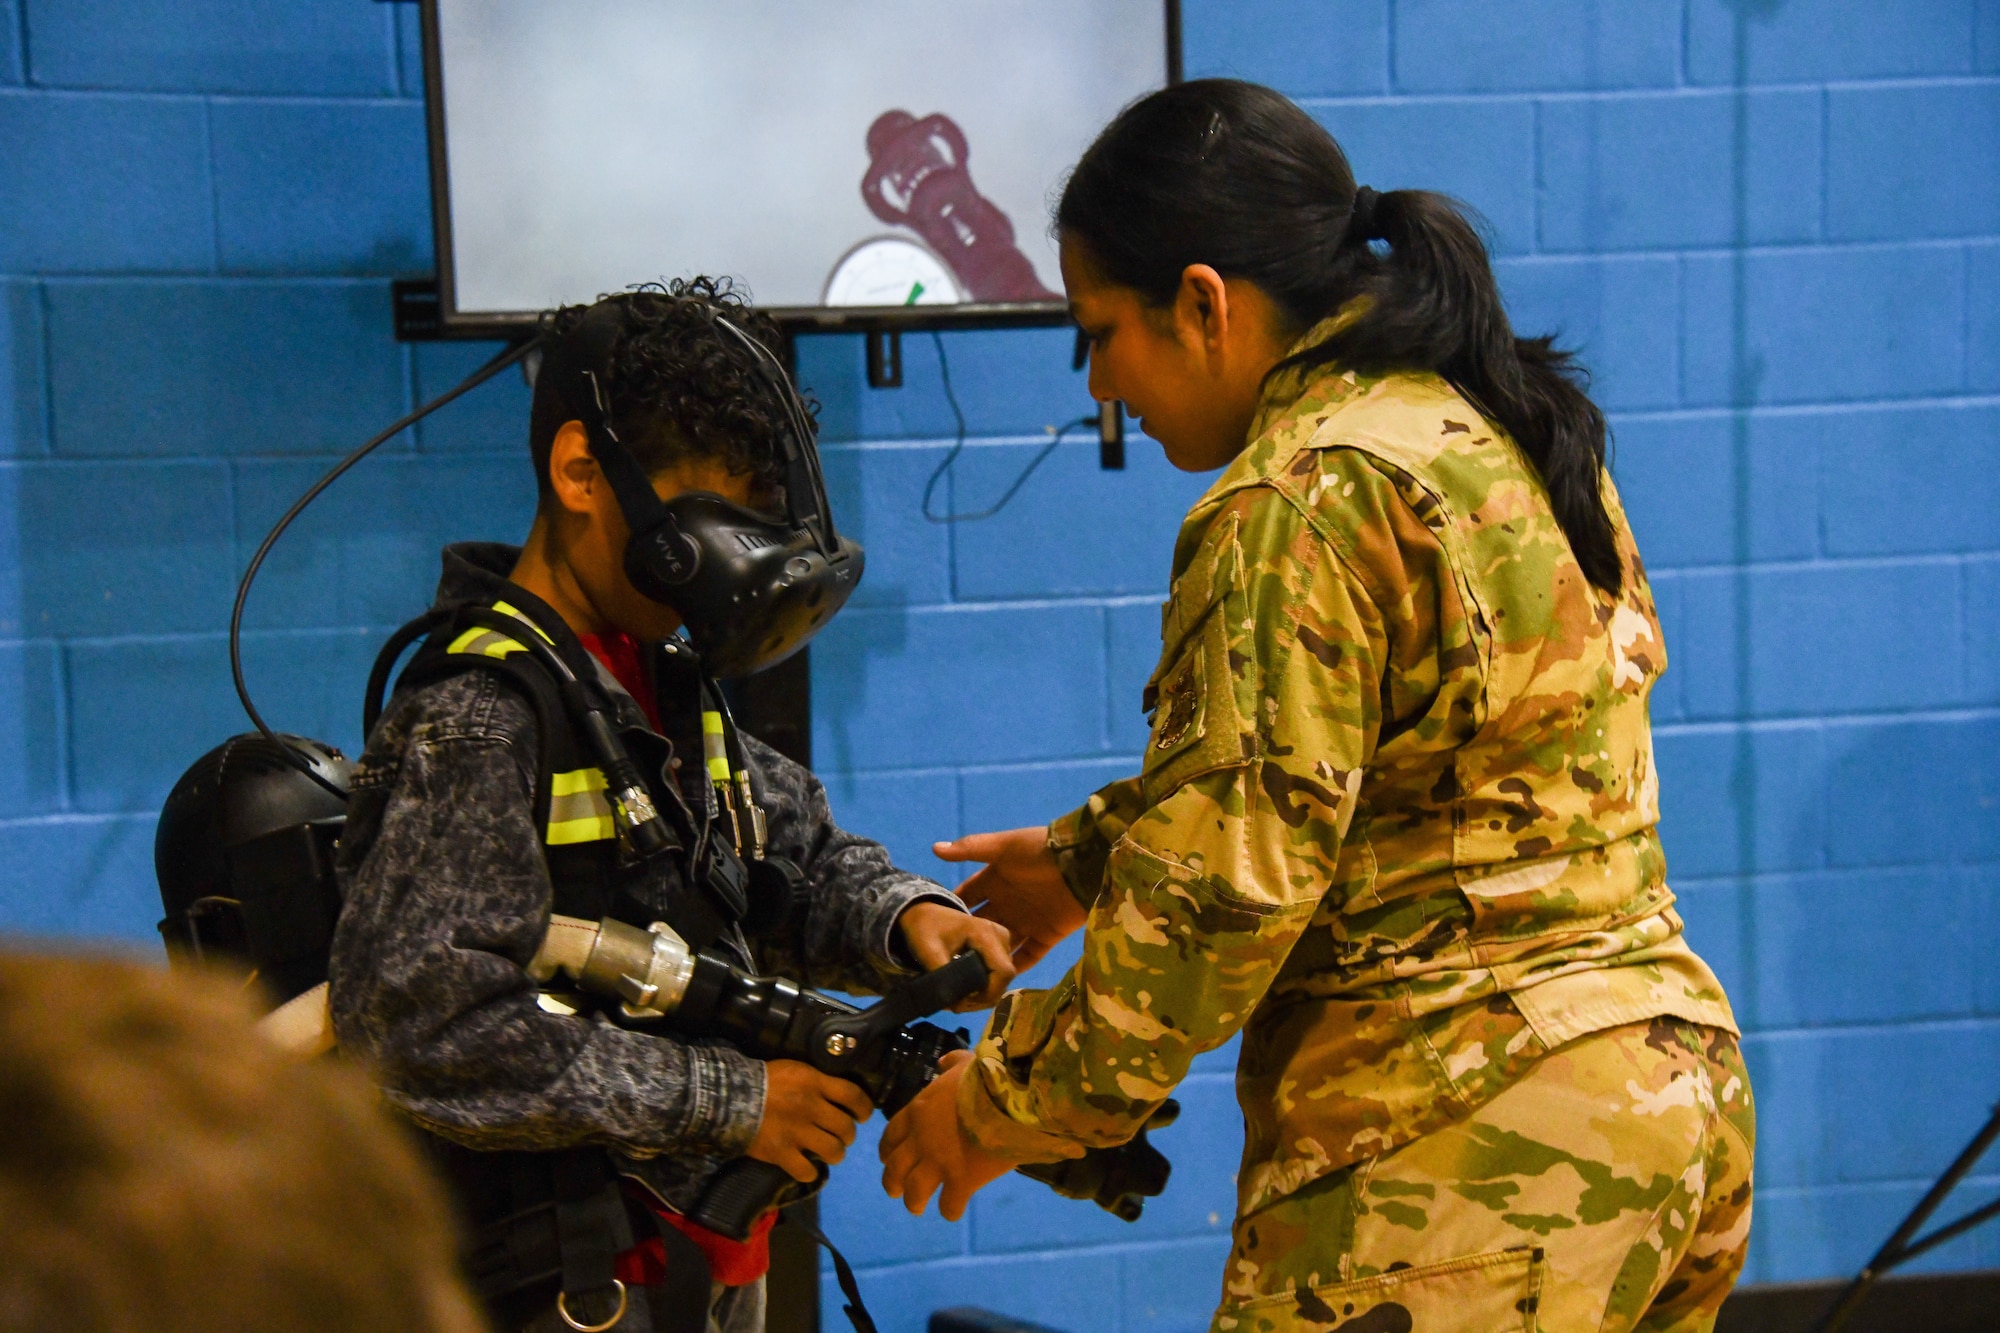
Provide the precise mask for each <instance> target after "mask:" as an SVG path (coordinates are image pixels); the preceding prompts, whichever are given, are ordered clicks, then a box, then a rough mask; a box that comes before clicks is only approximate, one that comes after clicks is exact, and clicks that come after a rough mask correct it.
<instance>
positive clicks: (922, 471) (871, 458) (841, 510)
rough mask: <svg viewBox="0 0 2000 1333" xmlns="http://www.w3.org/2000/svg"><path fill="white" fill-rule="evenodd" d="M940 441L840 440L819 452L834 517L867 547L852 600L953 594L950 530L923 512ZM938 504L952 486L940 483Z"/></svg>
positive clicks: (882, 602)
mask: <svg viewBox="0 0 2000 1333" xmlns="http://www.w3.org/2000/svg"><path fill="white" fill-rule="evenodd" d="M945 453H946V448H945V447H944V446H942V445H869V446H866V447H859V448H857V447H849V446H836V447H833V448H830V449H827V450H825V451H824V452H823V453H822V454H821V455H820V465H821V467H822V468H823V469H824V470H825V473H826V494H827V501H828V503H830V504H831V505H832V506H833V521H834V523H835V524H836V525H837V526H838V527H839V529H840V531H841V532H842V533H844V534H845V535H847V536H849V537H852V538H854V539H855V540H856V541H858V542H860V543H861V545H862V547H863V548H864V549H865V550H866V551H867V554H868V568H867V570H866V571H865V572H864V573H863V574H862V576H861V586H860V587H859V588H857V589H856V590H855V593H854V596H853V598H852V599H851V600H850V602H849V605H851V606H855V607H862V606H912V605H914V606H936V605H940V604H942V603H945V602H948V601H950V600H951V543H952V530H951V528H950V527H949V526H948V525H946V524H942V523H933V522H931V521H930V520H929V519H927V518H925V517H924V512H923V495H924V484H925V483H926V482H927V481H929V479H930V476H931V474H932V473H933V472H935V471H936V470H937V467H938V464H940V463H942V462H943V461H944V457H945ZM937 489H938V493H939V502H940V506H942V504H943V503H944V501H946V500H948V499H949V497H950V487H949V486H948V485H947V484H946V483H943V482H940V483H939V485H938V488H937Z"/></svg>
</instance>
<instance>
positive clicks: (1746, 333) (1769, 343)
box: [1681, 246, 1965, 405]
mask: <svg viewBox="0 0 2000 1333" xmlns="http://www.w3.org/2000/svg"><path fill="white" fill-rule="evenodd" d="M1683 262H1684V264H1685V266H1686V267H1685V269H1684V271H1683V275H1682V284H1683V285H1682V289H1681V290H1682V300H1683V302H1684V305H1683V310H1684V315H1683V320H1682V326H1681V328H1682V333H1681V365H1682V368H1683V369H1682V373H1683V375H1684V377H1685V378H1684V381H1683V393H1684V395H1685V401H1687V402H1688V403H1689V404H1690V405H1694V404H1724V403H1731V404H1751V403H1798V402H1814V401H1821V402H1855V401H1861V400H1866V399H1870V398H1883V397H1890V398H1908V397H1914V396H1918V395H1922V394H1938V393H1950V392H1953V391H1955V390H1957V389H1958V387H1959V386H1960V385H1961V384H1962V383H1963V374H1964V352H1965V340H1964V325H1963V323H1962V322H1961V321H1960V320H1958V319H1942V320H1941V319H1938V318H1937V317H1936V312H1937V311H1939V310H1948V309H1952V308H1954V307H1955V303H1956V302H1958V301H1959V300H1961V299H1962V293H1963V291H1964V286H1963V284H1964V281H1965V268H1964V254H1963V252H1962V251H1960V250H1958V249H1956V248H1954V247H1949V246H1885V247H1880V248H1875V247H1870V248H1865V249H1853V250H1832V251H1807V250H1780V251H1767V252H1762V253H1755V254H1745V255H1737V256H1726V255H1715V256H1698V257H1691V258H1688V259H1686V260H1684V261H1683Z"/></svg>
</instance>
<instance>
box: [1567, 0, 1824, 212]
mask: <svg viewBox="0 0 2000 1333" xmlns="http://www.w3.org/2000/svg"><path fill="white" fill-rule="evenodd" d="M1635 8H1643V9H1646V10H1649V11H1652V12H1654V13H1661V14H1664V13H1666V12H1667V11H1666V9H1665V7H1664V6H1641V7H1635ZM1540 140H1541V152H1540V167H1541V210H1540V219H1541V240H1542V245H1543V246H1545V247H1546V248H1548V249H1551V250H1648V249H1661V248H1665V247H1671V246H1724V245H1733V244H1734V245H1740V244H1746V243H1747V244H1771V243H1774V242H1778V243H1781V242H1786V241H1806V240H1811V239H1813V238H1815V237H1816V236H1817V235H1818V234H1819V220H1820V194H1821V182H1822V175H1821V165H1820V158H1821V143H1820V94H1819V93H1818V92H1817V91H1781V92H1757V93H1751V94H1748V95H1744V96H1738V95H1736V94H1730V93H1697V92H1671V93H1641V94H1632V95H1628V96H1621V97H1590V98H1577V99H1562V100H1554V101H1549V102H1546V103H1544V104H1543V105H1542V108H1541V135H1540Z"/></svg>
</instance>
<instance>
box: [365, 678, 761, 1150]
mask: <svg viewBox="0 0 2000 1333" xmlns="http://www.w3.org/2000/svg"><path fill="white" fill-rule="evenodd" d="M536 753H537V751H536V745H535V723H534V716H533V712H532V710H531V709H530V708H529V706H528V705H527V703H526V702H525V701H524V700H522V699H521V698H520V697H519V696H518V695H517V694H516V693H515V692H514V691H513V690H512V689H510V688H508V687H506V686H504V685H502V684H501V683H500V682H499V681H498V680H497V679H496V678H495V677H493V676H492V675H490V674H489V673H486V672H468V673H466V674H465V675H462V676H459V677H456V678H454V679H452V680H449V681H446V682H443V683H441V684H439V685H436V686H433V687H431V688H430V689H428V690H425V691H423V692H421V693H419V694H418V695H416V696H415V697H414V698H412V699H411V700H410V701H409V702H408V703H407V704H406V705H404V706H403V707H402V708H400V709H398V710H397V711H396V712H395V713H394V714H392V715H391V717H390V718H389V719H388V720H387V721H386V722H385V723H384V725H383V726H381V727H380V728H378V729H377V732H376V737H375V741H374V743H373V744H371V745H370V747H369V750H368V752H367V754H365V755H364V756H363V758H362V762H361V763H360V765H359V766H358V767H357V769H356V772H355V777H354V798H353V801H354V804H353V807H352V809H351V811H350V815H349V821H348V827H347V832H346V835H345V836H343V838H342V840H341V842H342V849H341V866H340V870H341V879H342V887H343V890H344V892H345V895H346V901H345V905H344V907H343V910H342V913H341V918H340V924H339V928H338V929H337V931H336V932H335V935H334V944H333V955H332V959H331V967H330V976H331V982H332V985H331V1003H332V1013H333V1024H334V1031H335V1034H336V1035H337V1036H338V1038H339V1040H340V1043H341V1045H342V1046H343V1047H344V1048H346V1049H347V1050H348V1051H350V1052H352V1053H355V1054H358V1055H360V1056H362V1057H363V1058H365V1059H366V1060H368V1061H369V1062H370V1063H371V1064H372V1065H373V1066H374V1067H375V1070H376V1072H377V1076H378V1077H379V1078H380V1080H381V1082H382V1083H383V1084H384V1086H385V1088H386V1090H387V1093H388V1095H389V1097H390V1099H391V1100H392V1101H393V1102H394V1103H395V1104H396V1105H398V1106H399V1107H400V1108H401V1109H402V1110H404V1111H405V1112H407V1113H408V1114H409V1115H410V1116H411V1117H413V1118H414V1119H415V1120H417V1121H418V1122H419V1123H421V1124H423V1125H424V1126H426V1127H427V1128H429V1129H432V1130H433V1131H435V1132H437V1133H439V1134H441V1135H442V1136H444V1137H445V1138H448V1139H451V1140H453V1141H455V1142H458V1143H460V1144H463V1145H464V1146H467V1147H471V1148H478V1149H489V1150H498V1149H529V1150H542V1149H556V1148H566V1147H572V1146H576V1145H579V1144H585V1143H594V1144H602V1145H604V1146H607V1147H611V1148H615V1149H617V1150H619V1151H622V1152H624V1153H626V1154H628V1155H631V1156H635V1157H651V1156H658V1155H660V1154H677V1155H678V1154H683V1153H702V1154H711V1155H736V1154H740V1153H741V1152H743V1151H744V1150H745V1149H746V1148H747V1147H748V1146H749V1144H750V1141H751V1140H752V1138H754V1137H755V1135H756V1132H757V1126H758V1124H759V1122H760V1120H761V1119H762V1117H763V1109H764V1066H763V1065H762V1063H760V1062H759V1061H756V1060H753V1059H751V1058H749V1057H748V1056H745V1055H743V1054H741V1053H739V1052H737V1051H735V1050H732V1049H730V1048H728V1047H725V1046H720V1045H706V1044H698V1043H689V1042H683V1041H678V1040H675V1039H673V1038H671V1037H664V1036H652V1035H649V1034H644V1033H637V1032H631V1031H627V1030H625V1029H622V1028H619V1027H617V1026H615V1025H613V1024H610V1023H608V1022H604V1021H602V1020H599V1019H593V1018H586V1017H580V1016H575V1015H567V1014H559V1013H551V1012H548V1011H546V1010H544V1009H542V1008H541V1007H540V1005H539V1003H538V992H537V988H536V986H535V983H534V982H533V980H532V979H531V978H530V977H529V976H528V974H527V971H526V966H527V964H528V962H529V960H530V959H532V958H533V956H534V953H535V950H536V949H537V948H538V947H539V945H540V942H541V939H542V936H543V935H544V933H545V932H546V930H547V927H548V918H549V910H550V903H551V900H552V889H551V885H550V881H549V876H548V868H547V864H546V862H545V860H544V858H543V855H542V847H541V841H540V838H539V837H538V834H537V830H536V827H535V819H534V794H533V793H534V774H535V762H536Z"/></svg>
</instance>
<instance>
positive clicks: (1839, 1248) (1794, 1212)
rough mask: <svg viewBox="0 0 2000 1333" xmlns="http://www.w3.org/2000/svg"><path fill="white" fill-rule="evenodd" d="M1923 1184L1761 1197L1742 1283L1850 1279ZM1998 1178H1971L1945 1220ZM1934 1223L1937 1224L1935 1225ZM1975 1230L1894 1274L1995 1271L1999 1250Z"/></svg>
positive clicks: (1969, 1204) (1776, 1192) (1998, 1181)
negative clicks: (1970, 1270) (1990, 1269)
mask: <svg viewBox="0 0 2000 1333" xmlns="http://www.w3.org/2000/svg"><path fill="white" fill-rule="evenodd" d="M1929 1184H1930V1182H1929V1181H1927V1180H1911V1181H1906V1182H1899V1183H1897V1184H1884V1185H1843V1186H1834V1187H1829V1188H1824V1189H1773V1190H1760V1191H1759V1192H1758V1195H1757V1225H1756V1226H1754V1227H1752V1228H1751V1231H1750V1263H1749V1265H1748V1266H1747V1267H1746V1268H1745V1270H1744V1278H1743V1280H1744V1281H1745V1282H1771V1281H1787V1282H1792V1281H1808V1280H1812V1279H1832V1278H1841V1279H1845V1278H1851V1277H1852V1276H1854V1274H1855V1273H1857V1272H1859V1271H1860V1270H1861V1266H1862V1265H1863V1264H1865V1263H1867V1262H1868V1258H1869V1256H1870V1255H1872V1254H1873V1253H1874V1252H1875V1250H1876V1248H1877V1247H1878V1246H1880V1245H1881V1243H1882V1242H1883V1241H1885V1240H1887V1239H1888V1238H1889V1233H1890V1232H1892V1231H1893V1230H1895V1228H1896V1226H1897V1224H1899V1223H1900V1222H1901V1221H1902V1220H1903V1218H1904V1217H1906V1216H1908V1214H1909V1211H1910V1209H1911V1208H1913V1207H1915V1206H1916V1203H1917V1200H1918V1199H1920V1198H1922V1197H1923V1194H1924V1191H1925V1189H1927V1188H1928V1187H1929ZM1996 1184H2000V1176H1986V1177H1981V1176H1976V1175H1975V1176H1973V1177H1972V1178H1971V1179H1969V1180H1967V1181H1966V1182H1965V1184H1964V1186H1963V1187H1962V1188H1961V1190H1960V1193H1959V1195H1957V1196H1955V1202H1956V1203H1957V1207H1956V1208H1955V1207H1954V1205H1953V1204H1946V1205H1945V1207H1944V1210H1943V1211H1944V1213H1945V1215H1946V1217H1947V1218H1948V1217H1950V1216H1952V1215H1954V1214H1955V1213H1956V1212H1958V1211H1964V1210H1967V1209H1970V1208H1971V1207H1972V1206H1973V1204H1975V1203H1977V1202H1979V1201H1980V1200H1982V1199H1984V1198H1986V1197H1989V1196H1990V1195H1991V1194H1992V1191H1993V1187H1994V1186H1995V1185H1996ZM1932 1220H1933V1222H1935V1221H1937V1219H1935V1218H1933V1219H1932ZM1990 1230H1991V1229H1990V1228H1979V1229H1975V1230H1974V1231H1972V1232H1970V1233H1969V1234H1967V1235H1964V1236H1960V1237H1957V1238H1955V1239H1953V1240H1951V1241H1949V1242H1947V1243H1945V1244H1944V1245H1941V1246H1939V1247H1938V1248H1937V1249H1935V1250H1932V1251H1930V1252H1929V1253H1927V1254H1923V1255H1920V1256H1919V1257H1918V1258H1916V1259H1914V1260H1912V1261H1911V1262H1910V1263H1909V1264H1908V1265H1907V1266H1906V1267H1903V1268H1899V1269H1898V1270H1896V1271H1897V1273H1898V1274H1899V1275H1900V1274H1904V1273H1908V1274H1911V1275H1913V1276H1914V1275H1917V1274H1922V1273H1942V1272H1962V1271H1965V1270H1969V1269H1982V1268H1992V1267H1995V1266H1996V1264H2000V1245H1996V1244H1995V1242H1994V1240H1993V1237H1992V1236H1991V1235H1990V1234H1989V1233H1990Z"/></svg>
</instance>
